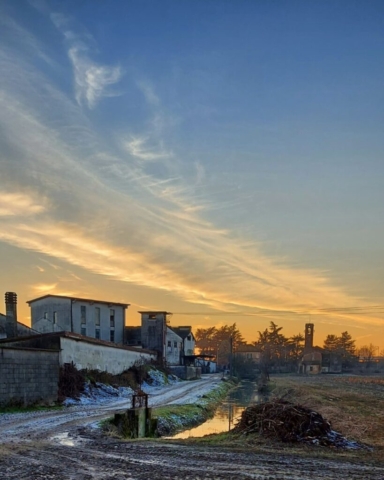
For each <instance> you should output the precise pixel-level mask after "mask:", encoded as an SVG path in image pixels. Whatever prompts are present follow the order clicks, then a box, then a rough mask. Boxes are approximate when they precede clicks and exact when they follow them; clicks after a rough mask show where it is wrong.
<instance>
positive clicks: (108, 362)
mask: <svg viewBox="0 0 384 480" xmlns="http://www.w3.org/2000/svg"><path fill="white" fill-rule="evenodd" d="M60 342H61V352H60V364H61V365H63V364H64V363H71V362H73V363H74V364H75V365H76V368H77V369H78V370H81V369H85V368H87V369H94V370H101V371H105V372H109V373H112V374H114V375H118V374H119V373H121V372H123V371H124V370H127V369H128V368H130V367H132V365H133V364H134V363H135V362H136V361H138V360H140V359H144V360H145V361H150V360H151V359H153V360H155V359H156V354H150V353H148V352H141V351H140V350H133V349H132V350H130V349H128V348H116V347H113V346H108V345H96V344H92V343H87V342H82V341H79V340H75V339H72V338H65V337H61V338H60Z"/></svg>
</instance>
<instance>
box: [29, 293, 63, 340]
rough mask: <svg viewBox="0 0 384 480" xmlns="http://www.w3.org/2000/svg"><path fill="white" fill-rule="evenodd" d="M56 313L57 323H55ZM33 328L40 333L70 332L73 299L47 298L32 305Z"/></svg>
mask: <svg viewBox="0 0 384 480" xmlns="http://www.w3.org/2000/svg"><path fill="white" fill-rule="evenodd" d="M55 312H56V322H55ZM31 318H32V328H33V329H34V330H36V331H37V332H40V333H51V332H61V331H63V330H65V331H67V332H70V331H71V329H72V327H71V299H70V298H62V297H45V298H42V299H41V300H36V301H34V302H33V303H31Z"/></svg>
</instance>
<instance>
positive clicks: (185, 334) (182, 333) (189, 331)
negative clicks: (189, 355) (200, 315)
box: [171, 326, 195, 340]
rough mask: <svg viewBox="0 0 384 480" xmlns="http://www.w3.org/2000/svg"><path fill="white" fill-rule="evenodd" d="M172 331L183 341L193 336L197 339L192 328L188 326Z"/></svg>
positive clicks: (173, 328) (174, 328)
mask: <svg viewBox="0 0 384 480" xmlns="http://www.w3.org/2000/svg"><path fill="white" fill-rule="evenodd" d="M171 328H172V330H173V331H174V332H175V333H176V334H177V335H179V337H181V338H182V339H183V340H184V339H185V338H187V337H188V335H192V336H193V338H195V336H194V335H193V332H192V327H190V326H188V327H186V326H183V327H171Z"/></svg>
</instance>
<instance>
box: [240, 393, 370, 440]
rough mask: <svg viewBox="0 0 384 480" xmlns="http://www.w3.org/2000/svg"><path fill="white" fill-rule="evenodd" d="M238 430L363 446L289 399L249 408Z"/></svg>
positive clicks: (245, 411)
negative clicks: (348, 438)
mask: <svg viewBox="0 0 384 480" xmlns="http://www.w3.org/2000/svg"><path fill="white" fill-rule="evenodd" d="M233 432H234V433H241V434H246V435H247V434H251V433H258V434H262V435H264V436H266V437H269V438H272V439H277V440H281V441H283V442H305V443H310V444H315V445H326V446H335V447H342V448H361V447H362V445H359V444H358V443H356V442H353V441H349V440H347V439H346V438H345V437H343V436H342V435H340V434H339V433H337V432H335V431H333V430H332V428H331V425H330V423H329V422H328V421H327V420H326V419H324V418H323V417H322V416H321V415H320V413H317V412H315V411H314V410H311V409H309V408H307V407H304V406H302V405H294V404H293V403H290V402H287V401H285V400H276V401H273V402H265V403H261V404H258V405H252V406H250V407H248V408H247V409H246V410H244V412H243V413H242V416H241V419H240V421H239V422H238V424H237V425H236V426H235V428H234V429H233Z"/></svg>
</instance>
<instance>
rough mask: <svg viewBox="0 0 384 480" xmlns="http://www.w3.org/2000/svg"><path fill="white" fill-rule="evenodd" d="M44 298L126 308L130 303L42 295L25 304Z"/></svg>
mask: <svg viewBox="0 0 384 480" xmlns="http://www.w3.org/2000/svg"><path fill="white" fill-rule="evenodd" d="M44 298H67V299H69V300H72V301H74V302H89V303H104V304H106V305H118V306H120V307H124V308H128V307H129V305H130V303H119V302H112V301H107V300H95V299H92V298H80V297H68V296H66V295H51V294H48V295H43V296H42V297H38V298H34V299H32V300H28V301H27V303H28V305H30V304H31V303H33V302H37V301H39V300H43V299H44Z"/></svg>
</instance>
